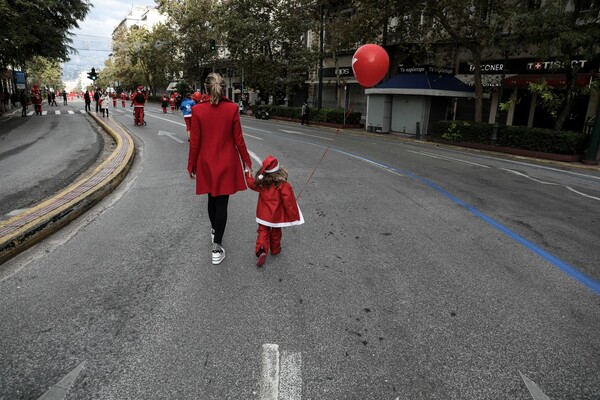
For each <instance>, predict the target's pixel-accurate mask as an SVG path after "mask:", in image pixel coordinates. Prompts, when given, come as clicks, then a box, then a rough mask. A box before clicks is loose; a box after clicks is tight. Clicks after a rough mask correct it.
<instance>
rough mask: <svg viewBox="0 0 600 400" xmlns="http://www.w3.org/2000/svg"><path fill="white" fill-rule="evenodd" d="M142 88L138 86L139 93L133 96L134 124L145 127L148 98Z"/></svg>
mask: <svg viewBox="0 0 600 400" xmlns="http://www.w3.org/2000/svg"><path fill="white" fill-rule="evenodd" d="M142 89H144V88H143V87H142V86H138V88H137V91H136V92H135V93H134V94H133V95H132V96H131V106H132V107H133V115H134V117H133V122H134V124H135V125H144V105H145V104H146V96H145V95H144V92H142Z"/></svg>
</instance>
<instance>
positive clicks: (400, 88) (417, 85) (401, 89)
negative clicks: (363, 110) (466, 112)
mask: <svg viewBox="0 0 600 400" xmlns="http://www.w3.org/2000/svg"><path fill="white" fill-rule="evenodd" d="M365 94H405V95H420V96H444V97H475V90H474V89H473V88H472V87H471V86H469V85H467V84H465V83H464V82H462V81H461V80H460V79H457V78H455V77H454V76H451V75H444V74H427V73H425V74H414V73H412V74H398V75H396V76H394V77H393V78H391V79H389V80H387V81H385V82H383V83H381V84H379V85H377V86H376V87H374V88H373V89H367V90H365Z"/></svg>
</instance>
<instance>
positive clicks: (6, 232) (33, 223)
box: [0, 110, 135, 264]
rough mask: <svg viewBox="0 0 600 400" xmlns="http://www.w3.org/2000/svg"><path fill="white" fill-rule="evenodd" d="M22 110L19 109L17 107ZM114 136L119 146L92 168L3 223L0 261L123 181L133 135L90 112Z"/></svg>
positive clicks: (109, 120) (29, 244) (90, 205)
mask: <svg viewBox="0 0 600 400" xmlns="http://www.w3.org/2000/svg"><path fill="white" fill-rule="evenodd" d="M18 111H20V110H18ZM88 115H90V116H91V117H92V118H94V120H96V122H98V124H99V125H100V126H102V128H103V129H104V130H105V131H106V132H107V133H108V134H109V135H110V136H112V137H113V139H114V141H115V143H116V145H117V146H116V148H115V150H114V151H113V153H112V154H111V155H110V156H109V157H108V158H107V159H106V160H105V161H104V162H103V163H102V164H100V165H99V166H98V167H97V168H96V169H95V170H94V171H93V172H91V173H90V174H88V175H86V176H85V177H83V178H82V179H80V180H78V181H76V182H75V183H73V184H71V185H70V186H68V187H67V188H66V189H64V190H62V191H61V192H59V193H57V194H56V195H54V196H52V197H51V198H49V199H47V200H45V201H43V202H41V203H39V204H38V205H36V206H34V207H32V208H29V209H27V210H26V211H24V212H23V213H21V214H19V215H16V216H14V217H12V218H10V219H9V220H7V221H3V222H1V223H0V264H2V263H4V262H6V261H7V260H8V259H10V258H12V257H14V256H15V255H16V254H18V253H20V252H22V251H23V250H25V249H27V248H29V247H30V246H32V245H34V244H36V243H38V242H39V241H40V240H42V239H44V238H45V237H47V236H48V235H50V234H52V233H54V232H56V231H57V230H59V229H60V228H62V227H63V226H65V225H67V224H68V223H69V222H71V221H72V220H73V219H75V218H76V217H78V216H79V215H81V214H82V213H83V212H84V211H86V210H88V209H89V208H91V207H92V206H93V205H94V204H96V203H98V202H99V201H100V200H101V199H102V198H103V197H104V196H106V195H107V194H109V193H110V192H112V191H113V190H114V189H115V188H116V187H117V186H118V185H119V183H121V182H122V181H123V179H124V178H125V176H126V175H127V172H128V171H129V168H130V167H131V164H132V163H133V158H134V154H135V147H134V143H133V139H132V138H131V136H129V134H128V133H127V132H126V131H125V130H124V129H123V128H122V127H121V126H120V125H119V124H117V123H116V122H115V121H113V120H112V118H105V119H102V118H99V117H98V116H96V115H95V113H92V112H88Z"/></svg>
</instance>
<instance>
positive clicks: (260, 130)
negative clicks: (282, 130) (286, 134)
mask: <svg viewBox="0 0 600 400" xmlns="http://www.w3.org/2000/svg"><path fill="white" fill-rule="evenodd" d="M244 129H250V130H251V131H257V132H263V133H273V132H272V131H267V130H264V129H258V128H252V127H251V126H244Z"/></svg>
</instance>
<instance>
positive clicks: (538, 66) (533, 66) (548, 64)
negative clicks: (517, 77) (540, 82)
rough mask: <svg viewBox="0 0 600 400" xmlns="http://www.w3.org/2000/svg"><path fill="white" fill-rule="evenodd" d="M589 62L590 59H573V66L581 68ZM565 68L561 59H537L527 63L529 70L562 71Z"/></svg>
mask: <svg viewBox="0 0 600 400" xmlns="http://www.w3.org/2000/svg"><path fill="white" fill-rule="evenodd" d="M588 63H589V60H572V61H571V67H579V68H580V69H583V68H585V65H586V64H588ZM564 69H565V65H564V63H562V62H560V61H535V62H530V63H527V70H528V71H544V72H548V71H557V70H558V71H562V70H564Z"/></svg>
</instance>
